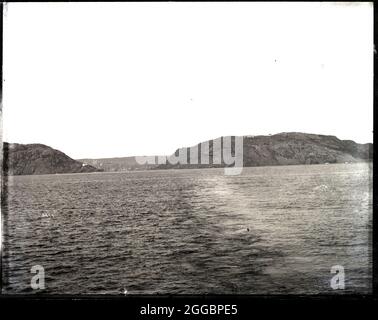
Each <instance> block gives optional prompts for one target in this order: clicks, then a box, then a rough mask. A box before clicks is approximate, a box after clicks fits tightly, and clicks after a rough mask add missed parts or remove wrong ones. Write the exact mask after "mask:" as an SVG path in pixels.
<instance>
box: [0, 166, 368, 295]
mask: <svg viewBox="0 0 378 320" xmlns="http://www.w3.org/2000/svg"><path fill="white" fill-rule="evenodd" d="M371 185H372V169H371V165H369V164H363V163H361V164H332V165H309V166H281V167H258V168H244V170H243V173H242V175H240V176H225V175H224V172H223V170H222V169H201V170H162V171H145V172H129V173H127V172H125V173H92V174H65V175H41V176H16V177H10V178H9V181H8V190H7V195H8V197H7V201H6V203H5V204H4V205H3V208H2V217H3V219H4V226H3V231H4V239H3V248H4V250H3V259H2V266H3V288H2V289H3V292H4V293H34V292H35V290H32V289H31V287H30V280H31V278H32V276H33V275H34V274H32V273H31V272H30V269H31V267H32V266H33V265H41V266H43V267H44V269H45V277H46V280H45V283H46V289H45V293H54V294H59V293H70V294H91V293H107V294H123V291H124V289H127V290H128V293H130V294H133V293H135V294H140V293H177V294H180V293H195V294H198V293H219V294H220V293H232V294H269V293H284V294H287V293H293V294H306V293H311V294H313V293H331V292H337V293H340V292H342V293H350V292H354V293H368V292H370V290H371V285H370V283H371V263H372V259H371V232H372V191H371ZM334 265H341V266H343V267H344V268H345V290H343V291H340V290H338V291H334V290H333V289H332V288H331V287H330V279H331V278H332V276H333V274H331V272H330V270H331V267H332V266H334Z"/></svg>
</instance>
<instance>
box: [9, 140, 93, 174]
mask: <svg viewBox="0 0 378 320" xmlns="http://www.w3.org/2000/svg"><path fill="white" fill-rule="evenodd" d="M96 171H100V170H99V169H97V168H95V167H93V166H90V165H84V164H83V163H81V162H79V161H76V160H74V159H71V158H70V157H69V156H67V155H66V154H64V153H63V152H61V151H58V150H55V149H52V148H50V147H48V146H45V145H43V144H18V143H7V142H4V144H3V172H4V174H5V175H31V174H53V173H80V172H96Z"/></svg>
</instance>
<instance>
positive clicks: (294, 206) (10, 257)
mask: <svg viewBox="0 0 378 320" xmlns="http://www.w3.org/2000/svg"><path fill="white" fill-rule="evenodd" d="M2 6H3V8H2V9H3V66H2V68H3V69H2V109H1V135H0V136H1V143H0V144H1V146H2V150H1V155H2V159H1V165H2V175H1V294H2V295H27V296H28V295H30V296H35V295H41V294H42V295H45V296H46V295H47V296H49V295H51V296H56V295H73V296H80V295H104V296H109V297H124V296H126V297H127V296H134V295H151V296H153V295H266V296H270V295H274V296H276V295H302V296H303V295H304V296H306V295H334V296H340V295H349V294H352V295H369V294H372V290H373V241H372V233H373V200H372V199H373V191H372V188H373V95H374V87H373V76H374V72H373V58H374V52H375V51H374V40H373V31H374V23H373V3H372V2H359V3H352V2H282V3H279V2H204V3H200V2H157V3H152V2H141V3H138V2H126V3H123V2H109V3H105V2H57V3H53V2H47V3H42V2H24V3H22V2H21V3H3V4H2ZM145 311H146V312H147V311H150V310H145Z"/></svg>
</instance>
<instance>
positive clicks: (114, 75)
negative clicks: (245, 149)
mask: <svg viewBox="0 0 378 320" xmlns="http://www.w3.org/2000/svg"><path fill="white" fill-rule="evenodd" d="M4 15H5V17H4V48H3V50H4V55H3V56H4V73H3V75H4V83H3V85H4V86H3V93H4V96H3V97H4V100H3V117H4V118H3V127H4V140H5V141H9V142H18V143H43V144H46V145H49V146H51V147H53V148H56V149H59V150H61V151H63V152H65V153H66V154H68V155H69V156H71V157H73V158H85V157H92V158H96V157H113V156H131V155H153V154H171V153H172V152H174V150H176V149H177V148H178V147H184V146H192V145H195V144H197V143H198V142H201V141H204V140H208V139H211V138H216V137H219V136H222V135H223V136H224V135H247V134H253V135H255V134H269V133H278V132H283V131H302V132H309V133H320V134H330V135H336V136H337V137H339V138H341V139H352V140H355V141H357V142H362V143H366V142H372V130H373V5H372V4H370V3H360V4H342V3H338V4H329V3H328V4H326V3H172V2H171V3H154V4H152V3H10V4H8V5H7V8H6V9H5V12H4Z"/></svg>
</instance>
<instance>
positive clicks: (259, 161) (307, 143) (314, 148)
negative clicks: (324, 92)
mask: <svg viewBox="0 0 378 320" xmlns="http://www.w3.org/2000/svg"><path fill="white" fill-rule="evenodd" d="M216 140H220V141H221V142H220V143H222V141H223V138H218V139H216ZM213 144H214V140H210V141H209V152H208V157H209V163H210V164H208V165H203V164H202V165H201V164H186V165H182V164H176V165H172V164H169V163H167V164H165V165H164V164H163V165H159V166H158V168H159V169H166V168H201V167H224V166H225V164H224V163H223V161H222V164H220V165H219V164H214V163H213V156H214V154H213ZM198 146H199V150H200V152H201V144H199V145H198ZM185 149H187V152H188V153H189V152H190V149H191V148H185ZM234 152H235V150H234V148H232V155H234ZM178 153H179V149H178V150H176V152H175V155H178ZM372 159H373V144H371V143H366V144H358V143H356V142H354V141H351V140H340V139H338V138H337V137H335V136H327V135H317V134H307V133H300V132H288V133H279V134H275V135H269V136H244V137H243V166H244V167H254V166H277V165H299V164H322V163H345V162H361V161H371V160H372Z"/></svg>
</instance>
